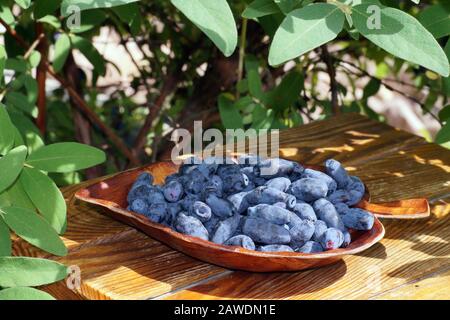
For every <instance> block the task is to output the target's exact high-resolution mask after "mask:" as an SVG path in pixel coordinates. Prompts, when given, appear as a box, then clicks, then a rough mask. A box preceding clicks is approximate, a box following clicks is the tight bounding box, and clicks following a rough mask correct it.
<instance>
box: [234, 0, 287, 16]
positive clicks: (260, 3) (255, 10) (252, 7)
mask: <svg viewBox="0 0 450 320" xmlns="http://www.w3.org/2000/svg"><path fill="white" fill-rule="evenodd" d="M279 11H280V9H279V8H278V6H277V5H276V4H275V3H274V2H273V0H255V1H253V2H252V3H250V4H249V5H248V6H247V8H245V10H244V12H243V13H242V17H244V18H247V19H254V18H259V17H264V16H267V15H269V14H272V13H277V12H279Z"/></svg>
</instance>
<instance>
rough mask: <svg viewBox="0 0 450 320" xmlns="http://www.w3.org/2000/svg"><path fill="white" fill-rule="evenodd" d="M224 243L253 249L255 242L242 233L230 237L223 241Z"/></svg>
mask: <svg viewBox="0 0 450 320" xmlns="http://www.w3.org/2000/svg"><path fill="white" fill-rule="evenodd" d="M224 244H225V245H227V246H238V247H242V248H245V249H248V250H255V243H254V242H253V240H252V239H251V238H250V237H248V236H246V235H243V234H240V235H236V236H234V237H231V238H230V239H228V240H227V241H225V243H224Z"/></svg>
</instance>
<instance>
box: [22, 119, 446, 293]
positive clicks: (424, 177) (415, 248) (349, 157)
mask: <svg viewBox="0 0 450 320" xmlns="http://www.w3.org/2000/svg"><path fill="white" fill-rule="evenodd" d="M280 145H281V155H282V156H284V157H288V158H292V159H295V160H298V161H301V162H307V163H321V162H322V161H324V160H325V159H327V158H330V157H334V158H336V159H339V160H341V161H342V162H343V163H344V164H345V165H346V166H347V168H349V169H351V170H353V172H354V173H355V174H356V175H359V176H361V177H362V178H363V179H364V180H365V181H366V182H367V184H368V185H369V187H370V189H371V192H372V194H373V195H374V198H375V200H378V201H389V200H393V199H398V198H407V197H413V196H420V195H423V194H426V195H427V196H430V197H434V198H435V197H441V196H442V195H443V194H444V192H447V193H448V192H449V191H450V190H449V186H448V185H446V182H447V181H448V180H450V179H449V177H448V174H449V171H448V163H450V158H449V157H450V152H448V151H447V150H444V149H442V148H440V147H438V146H436V145H432V144H428V143H426V142H425V141H424V140H423V139H421V138H419V137H416V136H413V135H411V134H409V133H406V132H403V131H400V130H393V129H392V128H391V127H389V126H387V125H385V124H382V123H379V122H375V121H372V120H369V119H367V118H365V117H362V116H360V115H356V114H344V115H342V116H339V117H338V118H332V119H328V120H325V121H319V122H314V123H311V124H309V125H306V126H302V127H300V128H295V129H290V130H286V131H282V132H281V141H280ZM97 180H98V179H97ZM90 183H93V181H88V182H86V183H84V184H83V185H85V184H90ZM419 186H420V187H419ZM80 187H81V185H77V186H71V187H69V188H66V189H65V195H66V197H67V200H68V202H69V206H68V211H69V212H68V222H69V223H68V231H67V233H66V234H65V235H64V241H65V242H66V244H67V245H68V246H69V249H70V250H69V255H68V256H67V257H64V258H62V259H58V260H59V261H62V262H64V263H66V264H67V265H78V266H79V267H80V268H81V270H82V283H81V288H80V290H78V291H77V292H73V291H70V290H69V289H68V288H67V286H66V285H65V283H64V282H60V283H58V284H55V285H51V286H49V287H46V288H45V289H46V290H47V291H48V292H51V293H52V294H54V295H55V296H56V297H58V298H66V299H75V298H80V297H83V298H88V299H148V298H195V299H197V298H231V299H233V298H295V299H303V298H313V299H316V298H343V297H345V298H357V299H362V298H370V297H375V296H376V295H377V294H379V293H380V292H387V290H391V289H394V288H396V287H399V286H402V285H404V284H405V283H408V282H409V281H413V280H415V279H417V278H418V277H424V275H429V274H432V273H433V272H436V270H441V269H442V268H443V265H444V266H445V265H446V263H448V260H446V259H447V257H448V254H449V253H448V249H447V247H448V245H447V246H443V245H442V242H441V241H438V240H436V239H444V240H448V234H449V232H450V231H449V230H448V225H449V223H448V220H449V216H448V206H447V204H440V205H436V206H435V207H434V208H433V212H434V216H433V219H431V220H430V221H427V222H426V223H425V225H423V223H424V222H423V221H409V222H403V221H402V222H400V221H386V226H387V235H386V238H385V240H383V242H382V244H380V245H377V246H375V247H373V248H371V249H369V250H368V251H366V252H364V253H363V254H361V255H359V256H351V257H347V258H346V259H345V260H344V261H343V262H340V263H338V264H336V265H334V266H329V267H326V268H323V269H317V270H309V271H305V272H299V273H272V274H252V273H245V272H231V273H230V271H229V270H225V269H222V268H219V267H216V266H212V265H209V264H206V263H203V262H200V261H197V260H194V259H191V258H189V257H187V256H185V255H183V254H181V253H178V252H176V251H173V250H171V249H170V248H168V247H166V246H164V245H162V244H160V243H158V242H156V241H154V240H152V239H151V238H148V237H146V236H145V235H143V234H141V233H139V232H137V231H135V230H134V229H132V228H130V227H128V226H125V225H123V224H120V223H118V222H115V221H113V220H111V219H110V218H108V217H106V216H104V215H102V214H101V211H100V209H98V208H96V207H93V206H90V205H87V204H83V203H80V202H74V199H73V192H74V191H75V190H77V189H78V188H80ZM446 224H447V226H446ZM14 247H15V252H16V253H25V254H27V255H32V256H41V255H42V252H39V251H37V250H36V249H34V248H31V247H30V246H28V245H26V244H24V243H23V241H17V242H15V246H14ZM408 263H409V264H408ZM380 270H381V272H380ZM373 279H375V280H373ZM378 280H380V281H381V287H380V286H378V284H377V283H378V282H377V281H378ZM373 281H375V284H376V286H374V285H373V283H372V282H373ZM367 286H369V289H368V288H367ZM178 290H179V292H177V293H176V294H171V293H175V291H178Z"/></svg>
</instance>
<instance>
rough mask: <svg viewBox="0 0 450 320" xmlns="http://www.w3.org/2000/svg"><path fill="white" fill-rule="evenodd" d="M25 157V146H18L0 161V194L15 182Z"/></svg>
mask: <svg viewBox="0 0 450 320" xmlns="http://www.w3.org/2000/svg"><path fill="white" fill-rule="evenodd" d="M26 157H27V148H26V147H25V146H19V147H17V148H14V149H12V150H11V151H9V152H8V153H7V154H6V155H5V156H4V157H3V158H1V159H0V172H1V179H0V193H1V192H3V191H4V190H6V189H7V188H8V187H9V186H10V185H12V184H13V183H14V181H16V179H17V177H18V176H19V174H20V172H22V169H23V164H24V162H25V158H26Z"/></svg>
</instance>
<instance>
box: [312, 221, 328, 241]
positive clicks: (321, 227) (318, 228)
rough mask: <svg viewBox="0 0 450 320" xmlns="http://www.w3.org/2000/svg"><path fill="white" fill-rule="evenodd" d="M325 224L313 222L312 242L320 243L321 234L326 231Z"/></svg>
mask: <svg viewBox="0 0 450 320" xmlns="http://www.w3.org/2000/svg"><path fill="white" fill-rule="evenodd" d="M327 229H328V227H327V224H326V223H325V222H324V221H322V220H317V221H315V222H314V234H313V236H312V240H314V241H316V242H320V240H321V239H322V236H323V234H324V233H325V231H327Z"/></svg>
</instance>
